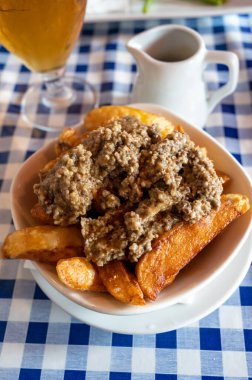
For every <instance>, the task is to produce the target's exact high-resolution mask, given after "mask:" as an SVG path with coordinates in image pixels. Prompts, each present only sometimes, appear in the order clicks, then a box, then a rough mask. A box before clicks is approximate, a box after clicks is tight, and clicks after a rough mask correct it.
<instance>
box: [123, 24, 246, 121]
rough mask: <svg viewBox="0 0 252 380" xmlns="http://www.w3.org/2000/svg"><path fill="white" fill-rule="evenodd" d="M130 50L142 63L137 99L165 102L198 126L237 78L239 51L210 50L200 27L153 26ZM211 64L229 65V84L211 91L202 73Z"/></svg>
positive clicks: (225, 94) (136, 40)
mask: <svg viewBox="0 0 252 380" xmlns="http://www.w3.org/2000/svg"><path fill="white" fill-rule="evenodd" d="M127 49H128V50H129V52H130V53H131V54H132V55H133V57H134V58H135V60H136V62H137V67H138V74H137V77H136V82H135V85H134V88H133V94H132V101H133V102H145V103H155V104H159V105H162V106H165V107H167V108H169V109H170V110H171V111H173V112H175V113H177V114H178V115H179V116H181V117H183V118H184V119H186V120H187V121H188V122H190V123H192V124H194V125H196V126H198V127H203V125H204V123H205V121H206V119H207V116H208V114H209V113H210V112H211V111H212V110H213V109H214V107H215V106H216V105H217V104H218V103H219V102H220V101H221V100H222V99H223V98H224V97H226V96H227V95H229V94H231V93H232V92H233V91H234V90H235V87H236V85H237V82H238V74H239V61H238V58H237V56H236V55H235V54H234V53H231V52H227V51H209V50H207V49H206V47H205V44H204V41H203V39H202V37H201V36H200V35H199V34H198V33H197V32H195V31H194V30H192V29H190V28H187V27H184V26H181V25H161V26H158V27H155V28H152V29H149V30H147V31H145V32H143V33H140V34H138V35H136V36H135V37H133V38H132V39H131V40H130V41H129V42H128V43H127ZM209 63H221V64H224V65H226V66H227V67H228V69H229V78H228V81H227V83H226V84H225V85H223V86H222V87H220V88H219V89H218V90H216V91H214V92H213V93H212V94H208V92H207V89H206V83H205V81H204V78H203V76H204V69H205V67H206V65H207V64H209Z"/></svg>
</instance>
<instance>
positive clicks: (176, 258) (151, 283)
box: [136, 194, 250, 300]
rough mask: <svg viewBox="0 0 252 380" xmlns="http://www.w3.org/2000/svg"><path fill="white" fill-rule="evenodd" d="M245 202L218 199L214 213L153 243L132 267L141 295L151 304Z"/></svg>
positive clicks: (230, 196) (239, 197) (242, 209)
mask: <svg viewBox="0 0 252 380" xmlns="http://www.w3.org/2000/svg"><path fill="white" fill-rule="evenodd" d="M249 207H250V206H249V201H248V198H247V197H246V196H244V195H239V194H226V195H222V197H221V206H220V208H219V210H218V211H216V210H213V211H212V212H211V213H210V214H209V215H208V216H207V217H205V218H203V219H201V220H200V221H198V222H196V223H194V224H190V223H186V222H181V223H178V224H176V225H175V226H174V227H173V228H172V229H171V230H170V231H169V232H167V233H165V234H163V235H162V236H160V237H159V239H157V240H156V241H155V242H154V244H153V246H152V250H151V251H150V252H148V253H146V254H145V255H143V256H142V257H141V259H140V260H139V262H138V263H137V265H136V276H137V279H138V282H139V285H140V287H141V289H142V291H143V293H144V295H145V296H146V297H147V298H149V299H150V300H155V299H156V297H157V295H158V293H159V292H160V291H161V290H162V289H164V288H165V287H166V286H167V285H168V284H169V283H171V282H172V281H173V280H174V279H175V277H176V275H177V274H178V272H179V271H180V270H181V269H182V268H183V267H184V266H185V265H186V264H187V263H189V261H190V260H191V259H192V258H193V257H194V256H196V255H197V254H198V253H199V252H200V251H201V250H202V249H203V248H204V247H205V246H206V245H207V244H208V243H209V242H210V241H211V240H212V239H213V238H214V237H215V236H216V235H218V234H219V233H220V232H221V231H222V230H223V229H224V228H225V227H226V226H227V225H228V224H229V223H231V222H232V221H233V220H234V219H236V218H237V217H239V216H240V215H242V214H244V213H245V212H246V211H247V210H248V209H249Z"/></svg>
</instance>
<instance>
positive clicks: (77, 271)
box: [56, 257, 106, 292]
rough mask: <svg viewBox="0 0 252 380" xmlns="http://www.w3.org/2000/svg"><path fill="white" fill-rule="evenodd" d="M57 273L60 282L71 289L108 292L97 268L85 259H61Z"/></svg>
mask: <svg viewBox="0 0 252 380" xmlns="http://www.w3.org/2000/svg"><path fill="white" fill-rule="evenodd" d="M56 271H57V274H58V277H59V279H60V281H61V282H63V284H65V285H66V286H67V287H69V288H71V289H75V290H92V291H96V292H105V291H106V288H105V287H104V285H103V283H102V281H101V279H100V277H99V274H98V271H97V268H96V267H95V266H94V265H93V264H92V263H90V262H89V261H88V260H87V259H86V258H85V257H72V258H70V259H61V260H59V261H58V263H57V266H56Z"/></svg>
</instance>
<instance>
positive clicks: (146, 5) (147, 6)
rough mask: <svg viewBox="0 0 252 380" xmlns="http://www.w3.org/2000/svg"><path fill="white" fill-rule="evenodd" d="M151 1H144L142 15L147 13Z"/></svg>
mask: <svg viewBox="0 0 252 380" xmlns="http://www.w3.org/2000/svg"><path fill="white" fill-rule="evenodd" d="M152 2H153V0H144V5H143V13H148V12H149V7H150V5H151V3H152Z"/></svg>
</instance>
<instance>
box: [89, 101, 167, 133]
mask: <svg viewBox="0 0 252 380" xmlns="http://www.w3.org/2000/svg"><path fill="white" fill-rule="evenodd" d="M123 116H134V117H136V118H137V119H138V120H139V121H141V122H142V123H144V124H146V125H152V124H153V123H157V124H158V127H159V128H160V133H161V136H162V137H163V138H165V137H166V136H167V135H168V134H169V133H171V132H172V131H173V130H174V125H173V124H172V123H171V122H170V121H168V120H167V119H165V118H164V117H163V116H158V115H154V114H152V113H149V112H145V111H142V110H139V109H136V108H131V107H127V106H104V107H100V108H94V109H93V110H92V111H90V112H88V114H87V115H86V117H85V121H84V128H85V129H86V130H92V131H93V130H94V129H97V128H98V127H101V126H104V125H105V124H107V123H108V122H110V121H111V120H114V119H118V118H120V117H123Z"/></svg>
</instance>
